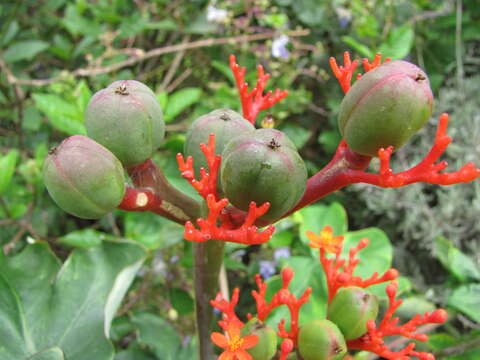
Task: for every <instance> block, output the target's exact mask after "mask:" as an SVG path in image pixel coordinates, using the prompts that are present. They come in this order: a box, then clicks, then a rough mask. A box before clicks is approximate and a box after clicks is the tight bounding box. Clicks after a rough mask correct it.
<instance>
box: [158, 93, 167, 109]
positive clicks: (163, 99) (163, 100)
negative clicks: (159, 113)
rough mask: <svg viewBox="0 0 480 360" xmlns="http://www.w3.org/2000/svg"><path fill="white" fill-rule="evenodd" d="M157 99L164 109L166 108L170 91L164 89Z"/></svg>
mask: <svg viewBox="0 0 480 360" xmlns="http://www.w3.org/2000/svg"><path fill="white" fill-rule="evenodd" d="M157 100H158V102H159V103H160V107H161V108H162V110H165V109H166V108H167V104H168V93H167V92H166V91H162V92H161V93H159V94H157Z"/></svg>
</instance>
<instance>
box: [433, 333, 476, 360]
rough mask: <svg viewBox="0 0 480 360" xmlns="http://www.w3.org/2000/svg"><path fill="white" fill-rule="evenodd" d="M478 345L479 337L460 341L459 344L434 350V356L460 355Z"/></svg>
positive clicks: (439, 357)
mask: <svg viewBox="0 0 480 360" xmlns="http://www.w3.org/2000/svg"><path fill="white" fill-rule="evenodd" d="M478 347H480V337H476V338H474V339H471V340H468V341H465V342H462V343H460V344H455V345H452V346H449V347H447V348H445V349H442V350H439V351H437V352H435V354H434V355H435V357H436V358H438V359H441V358H443V357H447V356H454V355H461V354H464V353H465V352H467V351H468V350H473V349H476V348H478Z"/></svg>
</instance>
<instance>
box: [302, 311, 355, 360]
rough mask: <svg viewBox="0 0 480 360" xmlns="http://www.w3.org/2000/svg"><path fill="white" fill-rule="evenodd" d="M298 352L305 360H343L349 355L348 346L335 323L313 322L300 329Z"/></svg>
mask: <svg viewBox="0 0 480 360" xmlns="http://www.w3.org/2000/svg"><path fill="white" fill-rule="evenodd" d="M298 352H299V353H300V355H301V357H302V359H303V360H341V359H343V357H344V356H345V354H346V353H347V344H346V343H345V338H344V337H343V335H342V333H341V332H340V330H339V329H338V327H337V325H335V324H334V323H333V322H331V321H329V320H313V321H311V322H309V323H306V324H304V325H302V326H301V327H300V330H299V332H298Z"/></svg>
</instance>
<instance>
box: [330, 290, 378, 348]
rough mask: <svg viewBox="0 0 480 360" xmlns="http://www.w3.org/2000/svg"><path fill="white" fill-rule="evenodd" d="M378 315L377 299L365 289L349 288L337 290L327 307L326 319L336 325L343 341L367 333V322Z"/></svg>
mask: <svg viewBox="0 0 480 360" xmlns="http://www.w3.org/2000/svg"><path fill="white" fill-rule="evenodd" d="M377 315H378V298H377V297H376V296H375V295H373V294H371V293H369V292H368V291H366V290H365V289H362V288H359V287H356V286H350V287H345V288H341V289H340V290H338V292H337V294H336V295H335V297H334V298H333V299H332V302H331V303H330V305H329V306H328V318H329V319H330V320H331V321H333V322H334V323H335V324H337V326H338V328H339V329H340V330H341V331H342V333H343V336H345V339H347V340H352V339H356V338H358V337H360V336H362V335H363V334H365V333H366V332H367V321H369V320H375V319H376V318H377Z"/></svg>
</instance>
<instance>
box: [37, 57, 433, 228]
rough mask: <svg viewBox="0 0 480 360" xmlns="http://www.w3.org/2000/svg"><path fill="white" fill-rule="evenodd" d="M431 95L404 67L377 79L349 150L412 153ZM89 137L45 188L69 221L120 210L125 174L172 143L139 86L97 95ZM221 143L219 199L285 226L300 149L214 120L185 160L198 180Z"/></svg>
mask: <svg viewBox="0 0 480 360" xmlns="http://www.w3.org/2000/svg"><path fill="white" fill-rule="evenodd" d="M431 111H432V93H431V90H430V87H429V83H428V79H427V77H426V75H425V73H424V72H423V71H422V70H421V69H419V68H418V67H416V66H415V65H413V64H410V63H407V62H405V61H392V62H388V63H385V64H384V65H382V66H380V67H378V68H376V69H374V70H372V71H370V72H368V73H367V74H365V75H364V76H363V77H362V78H361V79H360V80H358V81H357V82H356V83H355V85H354V86H353V87H352V88H351V89H350V90H349V92H348V93H347V95H346V96H345V98H344V100H343V102H342V105H341V108H340V114H339V121H338V123H339V128H340V132H341V133H342V135H343V137H344V139H345V141H346V142H347V144H348V146H349V148H350V149H351V150H353V151H354V152H357V153H359V154H362V155H366V156H376V155H377V152H378V149H379V148H381V147H387V146H390V145H393V146H394V147H395V148H398V147H400V146H401V145H403V144H404V143H405V142H406V141H407V140H408V138H410V137H411V136H412V135H413V134H414V133H415V132H416V131H417V130H418V129H420V127H421V126H422V125H423V124H424V123H425V122H426V121H427V120H428V118H429V116H430V114H431ZM85 125H86V128H87V134H88V136H89V137H85V136H72V137H70V138H68V139H66V140H64V141H63V142H62V143H61V144H60V145H59V146H58V147H57V148H56V149H53V150H52V151H51V152H50V156H49V157H48V158H47V160H46V162H45V167H44V174H45V184H46V186H47V189H48V191H49V193H50V195H51V196H52V198H53V199H54V200H55V201H56V202H57V204H58V205H59V206H60V207H61V208H63V209H64V210H65V211H67V212H69V213H71V214H73V215H75V216H78V217H81V218H87V219H93V218H99V217H101V216H103V215H105V214H106V213H108V212H109V211H111V210H112V209H114V208H115V207H117V206H118V205H119V204H120V203H121V201H122V199H123V196H124V192H125V176H124V168H127V169H129V168H132V167H135V166H137V165H139V164H141V163H143V162H144V161H146V160H148V159H150V158H151V156H152V155H153V153H154V152H155V151H156V150H157V149H158V147H159V146H160V144H161V142H162V141H163V138H164V134H165V125H164V121H163V116H162V110H161V108H160V105H159V103H158V101H157V99H156V96H155V94H154V92H153V91H151V90H150V89H149V88H148V87H147V86H145V85H144V84H142V83H140V82H138V81H134V80H122V81H116V82H114V83H112V84H111V85H110V86H108V87H107V88H106V89H103V90H101V91H99V92H97V93H96V94H95V95H94V96H93V97H92V99H91V101H90V103H89V105H88V108H87V111H86V114H85ZM211 133H214V134H215V139H216V150H215V151H216V154H221V155H222V165H221V171H220V178H219V181H218V184H217V185H218V192H219V194H220V195H221V196H225V197H227V198H228V199H229V201H230V202H231V203H232V204H233V205H234V206H235V207H237V208H238V209H241V210H245V211H246V210H248V206H249V204H250V202H251V201H255V202H256V203H257V205H261V204H263V203H265V202H269V203H270V208H269V211H268V212H267V213H266V214H265V215H263V217H262V220H266V221H269V222H272V221H274V220H277V219H279V218H281V217H282V216H283V215H284V214H286V213H287V212H288V211H289V210H291V209H292V208H293V207H294V206H295V205H296V204H297V203H298V201H299V200H300V199H301V197H302V195H303V194H304V192H305V189H306V184H307V170H306V167H305V164H304V162H303V160H302V158H301V157H300V155H299V154H298V152H297V149H296V148H295V146H294V144H293V143H292V141H290V140H289V139H288V137H287V136H286V135H285V134H284V133H282V132H281V131H279V130H276V129H255V127H254V126H253V125H252V124H251V123H250V122H249V121H247V120H246V119H244V118H243V117H242V116H241V115H240V114H238V113H236V112H235V111H232V110H228V109H220V110H215V111H212V112H211V113H209V114H206V115H204V116H201V117H200V118H198V119H197V120H195V121H194V122H193V124H192V127H191V129H190V131H189V132H188V135H187V138H186V142H185V153H186V155H191V156H193V158H194V160H195V161H194V166H195V170H196V172H197V175H198V172H199V169H200V168H201V167H205V166H206V160H205V158H204V156H203V154H202V153H201V150H200V144H201V143H207V142H208V138H209V135H210V134H211Z"/></svg>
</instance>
